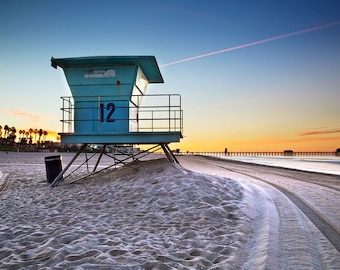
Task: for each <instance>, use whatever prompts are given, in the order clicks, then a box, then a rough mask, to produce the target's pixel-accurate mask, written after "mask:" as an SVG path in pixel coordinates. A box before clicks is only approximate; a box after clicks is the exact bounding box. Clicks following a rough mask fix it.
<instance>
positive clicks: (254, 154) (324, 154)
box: [181, 151, 340, 157]
mask: <svg viewBox="0 0 340 270" xmlns="http://www.w3.org/2000/svg"><path fill="white" fill-rule="evenodd" d="M181 154H184V155H202V156H247V157H340V153H339V152H290V151H289V152H286V151H285V152H183V153H182V152H181Z"/></svg>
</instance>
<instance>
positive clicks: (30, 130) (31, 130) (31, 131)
mask: <svg viewBox="0 0 340 270" xmlns="http://www.w3.org/2000/svg"><path fill="white" fill-rule="evenodd" d="M28 133H29V136H30V140H29V143H30V144H32V133H33V129H31V128H30V129H29V131H28Z"/></svg>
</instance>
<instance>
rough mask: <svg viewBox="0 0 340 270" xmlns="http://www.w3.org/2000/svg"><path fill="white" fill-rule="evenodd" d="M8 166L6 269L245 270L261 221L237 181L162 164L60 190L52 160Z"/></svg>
mask: <svg viewBox="0 0 340 270" xmlns="http://www.w3.org/2000/svg"><path fill="white" fill-rule="evenodd" d="M10 155H12V157H13V158H14V154H11V153H10ZM1 158H2V160H1V161H0V171H1V172H2V175H3V177H2V178H3V180H4V178H5V177H6V181H7V182H9V184H8V186H7V187H6V188H5V189H3V190H2V192H1V195H0V196H1V197H0V199H1V207H0V216H1V221H2V222H1V225H0V265H1V267H0V268H2V269H22V268H24V269H48V268H53V269H66V268H73V269H235V268H237V266H238V265H240V263H241V262H240V260H241V258H242V256H243V247H244V245H245V243H246V241H247V239H248V235H249V233H250V232H249V228H250V223H251V221H250V220H249V218H247V217H246V215H244V208H245V201H244V198H245V190H244V189H243V188H242V186H241V185H240V184H239V183H237V182H236V181H233V180H230V179H227V178H223V177H217V176H210V175H206V174H200V173H196V172H192V171H190V170H187V169H184V168H183V167H181V166H178V165H176V164H173V163H169V162H168V161H167V160H165V159H163V158H161V159H155V160H149V161H142V162H136V163H134V164H132V165H130V166H127V167H124V168H118V169H113V170H110V171H106V172H102V173H100V174H98V175H95V176H93V177H91V178H87V179H83V180H81V181H78V182H76V183H73V184H70V183H69V182H67V181H64V182H62V183H61V184H60V185H59V186H58V187H56V188H50V187H49V185H48V184H47V182H46V175H45V167H44V163H43V157H38V156H37V155H33V157H32V158H30V159H28V160H27V158H26V159H25V160H22V161H20V160H17V161H12V162H11V161H10V159H11V156H4V154H3V153H2V156H1ZM5 158H6V159H7V161H8V162H7V161H6V160H5ZM34 158H39V160H35V161H34ZM16 163H17V164H16ZM6 181H2V182H3V183H4V182H6Z"/></svg>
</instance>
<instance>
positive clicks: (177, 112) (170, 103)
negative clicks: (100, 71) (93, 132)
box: [60, 94, 183, 133]
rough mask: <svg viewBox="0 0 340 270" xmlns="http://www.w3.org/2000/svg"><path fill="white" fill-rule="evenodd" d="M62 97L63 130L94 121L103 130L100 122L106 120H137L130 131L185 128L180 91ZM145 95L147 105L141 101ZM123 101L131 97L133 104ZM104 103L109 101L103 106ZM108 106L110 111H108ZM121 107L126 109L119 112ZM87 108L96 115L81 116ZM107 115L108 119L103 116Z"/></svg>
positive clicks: (129, 101) (165, 130)
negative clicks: (155, 93)
mask: <svg viewBox="0 0 340 270" xmlns="http://www.w3.org/2000/svg"><path fill="white" fill-rule="evenodd" d="M61 99H62V108H61V111H62V119H61V120H60V121H61V123H62V132H63V133H64V132H67V133H72V132H74V125H75V123H77V122H93V123H94V122H95V123H94V124H96V125H97V126H98V131H100V124H101V123H102V122H104V121H112V122H119V121H130V122H134V123H135V128H134V129H133V130H130V132H174V131H175V132H181V133H182V132H183V110H182V105H181V96H180V95H178V94H160V95H143V96H141V95H132V96H123V95H119V96H115V95H113V96H96V97H93V96H91V97H89V96H77V97H73V96H64V97H61ZM142 99H143V105H141V103H142ZM122 101H128V104H129V105H128V106H126V105H119V104H121V103H120V102H122ZM104 103H105V104H108V105H105V107H103V104H104ZM117 104H118V105H117ZM125 104H126V102H125ZM109 105H110V106H112V108H114V110H112V114H110V109H109V107H107V106H109ZM110 108H111V107H110ZM104 109H105V114H106V115H105V116H104ZM107 109H108V112H109V114H107V111H106V110H107ZM119 110H120V111H123V113H119V114H116V113H115V112H118V111H119ZM85 111H86V112H87V113H88V112H91V111H92V115H93V116H92V117H87V118H85V119H84V118H83V117H81V119H79V117H78V116H77V115H81V114H82V112H85ZM116 115H119V116H116ZM104 117H105V119H103V118H104ZM110 117H111V118H110ZM77 118H78V119H77ZM106 118H107V119H106Z"/></svg>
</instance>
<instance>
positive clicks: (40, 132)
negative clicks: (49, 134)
mask: <svg viewBox="0 0 340 270" xmlns="http://www.w3.org/2000/svg"><path fill="white" fill-rule="evenodd" d="M38 134H39V142H40V139H41V136H42V135H43V134H44V131H43V130H42V129H39V131H38Z"/></svg>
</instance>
